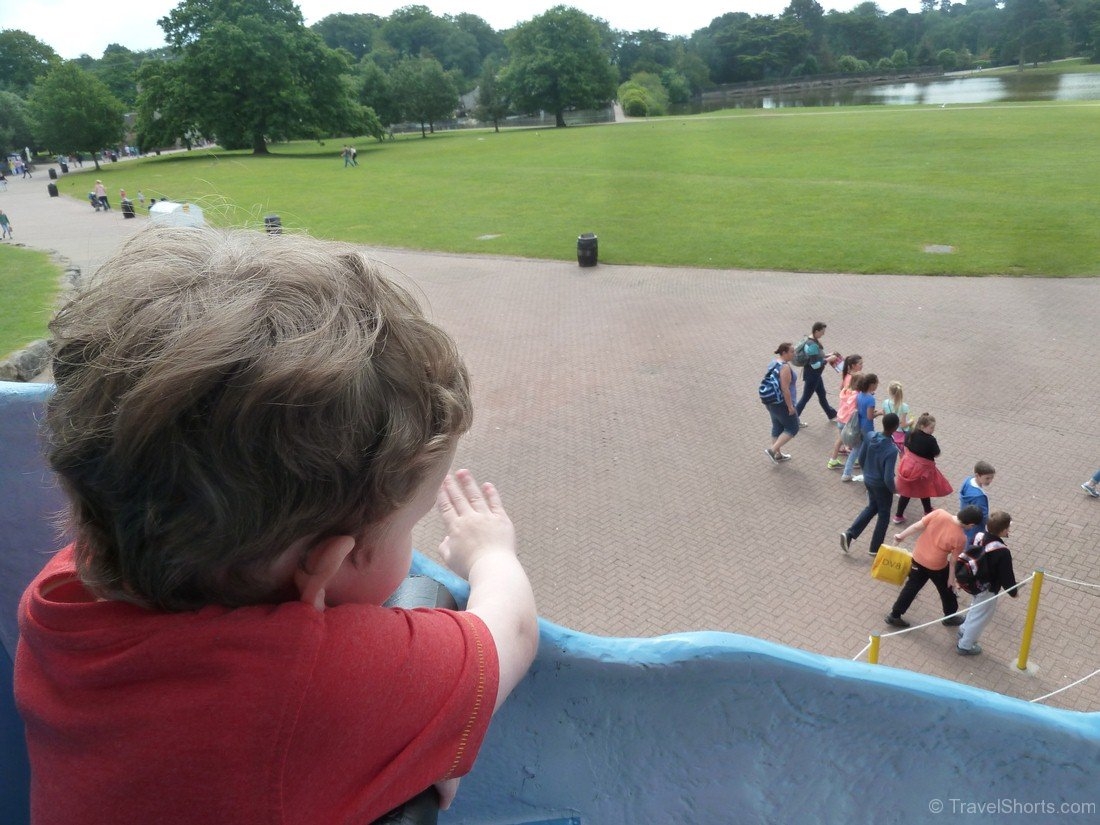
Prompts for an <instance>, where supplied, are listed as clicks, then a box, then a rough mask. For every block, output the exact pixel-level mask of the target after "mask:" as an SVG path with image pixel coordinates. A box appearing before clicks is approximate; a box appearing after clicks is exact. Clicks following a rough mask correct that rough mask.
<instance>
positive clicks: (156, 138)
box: [0, 0, 1100, 154]
mask: <svg viewBox="0 0 1100 825" xmlns="http://www.w3.org/2000/svg"><path fill="white" fill-rule="evenodd" d="M158 24H159V25H160V27H161V28H162V29H163V30H164V34H165V42H166V44H167V45H165V46H164V47H162V48H159V49H154V50H148V51H142V52H135V51H131V50H130V49H127V48H126V47H124V46H121V45H118V44H112V45H110V46H108V47H107V49H106V50H105V51H104V53H103V55H102V56H101V57H99V58H93V57H91V56H89V55H82V56H81V57H79V58H77V59H76V60H70V61H65V60H62V59H61V58H59V57H58V55H57V54H56V52H54V50H53V49H52V48H51V47H50V46H49V45H47V44H45V43H43V42H41V41H39V40H38V39H37V38H35V37H33V36H32V35H30V34H27V33H26V32H22V31H18V30H6V31H2V32H0V151H2V152H3V153H4V154H6V153H7V152H8V151H10V150H11V149H13V148H19V147H23V146H33V147H41V148H45V149H49V150H50V151H52V152H59V153H70V152H74V151H94V150H95V149H98V148H101V147H104V146H108V145H112V144H114V143H116V142H118V141H120V140H121V139H122V137H123V133H124V129H125V128H126V127H124V121H123V117H124V114H126V113H133V123H132V124H131V126H132V129H133V131H134V134H135V135H136V142H137V145H138V147H139V148H140V149H142V150H150V149H152V148H156V147H162V146H169V145H175V144H177V143H180V142H182V143H184V144H188V142H189V141H193V140H196V139H200V138H201V139H213V140H217V142H218V143H219V144H220V145H222V146H223V147H225V148H230V149H239V148H251V149H252V150H253V151H254V152H256V153H263V152H266V151H267V146H268V144H269V143H270V142H272V141H282V140H290V139H303V138H315V139H323V138H325V137H330V136H337V135H342V136H355V135H371V136H373V137H375V138H377V139H378V140H382V139H383V138H384V137H385V136H386V134H387V132H388V130H389V128H390V127H392V126H393V125H395V124H403V123H412V124H417V125H418V126H419V128H420V130H421V133H422V134H424V135H426V134H427V133H428V132H429V131H431V130H432V129H433V127H434V125H435V124H437V123H439V122H440V121H443V120H448V119H450V118H452V117H455V116H456V114H457V115H468V116H473V117H476V118H478V119H479V120H482V121H486V122H491V123H494V124H496V125H497V127H498V128H499V125H500V123H501V122H502V121H503V120H504V119H505V118H507V117H508V116H509V115H521V114H528V113H536V112H547V113H552V114H553V115H554V117H555V122H556V123H557V125H559V126H564V125H565V114H566V113H567V112H568V111H570V110H573V109H587V108H598V107H601V106H605V105H607V103H609V102H610V101H611V100H613V99H615V98H618V99H619V100H620V101H621V102H622V104H623V106H624V108H625V109H626V110H627V112H628V113H629V114H635V115H654V114H661V113H663V112H664V111H665V109H666V107H667V106H668V105H669V104H670V103H680V102H685V101H688V100H690V99H691V98H692V97H693V96H695V95H698V94H700V93H701V92H703V91H705V90H707V89H709V88H712V87H714V86H716V85H721V84H729V83H739V82H746V81H762V80H775V79H780V78H788V77H807V76H813V75H817V74H823V73H838V72H863V71H870V70H875V71H880V72H881V71H892V70H899V69H906V68H909V67H912V66H936V67H939V68H942V69H944V70H952V69H965V68H972V67H974V66H981V65H986V66H993V65H1005V64H1019V65H1021V66H1022V65H1023V64H1025V63H1032V62H1038V61H1047V60H1053V59H1058V58H1062V57H1067V56H1087V57H1088V58H1089V59H1090V60H1092V61H1093V62H1100V0H968V2H965V3H953V2H950V0H942V2H937V0H924V2H923V3H922V7H921V10H920V11H919V12H916V13H911V12H909V11H907V10H905V9H898V10H896V11H893V12H890V13H887V12H884V11H883V10H882V9H881V8H880V7H879V6H878V5H877V4H875V3H873V2H865V3H861V4H860V5H858V6H856V7H855V8H853V9H852V10H851V11H847V12H839V11H828V12H826V11H825V10H824V9H823V7H822V6H821V4H820V3H818V2H817V0H790V2H789V4H788V6H787V7H786V8H785V9H784V11H783V12H782V14H779V15H749V14H746V13H743V12H729V13H727V14H723V15H721V16H720V17H716V18H715V19H714V20H712V21H711V23H710V24H709V25H708V26H706V27H705V28H702V29H699V30H698V31H696V32H694V33H693V34H691V35H690V36H686V37H685V36H670V35H668V34H665V33H664V32H661V31H657V30H643V31H634V32H627V31H617V30H614V29H612V28H611V27H610V26H609V25H608V24H607V23H606V22H605V21H603V20H600V19H598V18H595V17H592V16H590V15H588V14H586V13H584V12H583V11H581V10H579V9H577V8H573V7H570V6H555V7H554V8H551V9H549V10H548V11H546V12H544V13H543V14H540V15H537V16H535V17H533V18H532V19H530V20H528V21H525V22H523V23H520V24H518V25H517V26H516V27H515V28H513V29H510V30H507V31H501V32H498V31H495V30H494V29H493V28H492V27H491V26H490V25H489V24H488V23H487V22H486V21H485V20H483V19H482V18H480V17H478V16H476V15H473V14H457V15H446V14H445V15H436V14H433V13H432V11H431V10H430V9H428V8H427V7H426V6H420V5H412V6H406V7H404V8H401V9H398V10H396V11H394V12H393V13H392V14H391V15H389V16H388V17H381V16H379V15H375V14H332V15H329V16H328V17H325V18H324V19H322V20H320V21H318V22H317V23H315V24H314V25H312V26H310V27H306V26H305V24H304V21H303V18H302V15H301V12H300V10H299V9H298V7H297V6H296V5H295V4H294V3H293V2H292V0H182V2H180V4H179V5H178V6H176V7H175V8H174V9H173V10H172V11H171V12H169V13H168V15H166V16H165V17H164V18H162V19H161V20H159V21H158ZM475 91H476V92H477V94H476V95H475V94H473V92H475ZM462 101H466V103H465V104H464V103H463V102H462Z"/></svg>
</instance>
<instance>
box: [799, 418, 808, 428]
mask: <svg viewBox="0 0 1100 825" xmlns="http://www.w3.org/2000/svg"><path fill="white" fill-rule="evenodd" d="M809 426H810V425H809V424H807V423H806V422H805V421H803V420H802V419H801V418H800V419H798V428H799V429H802V428H803V427H809Z"/></svg>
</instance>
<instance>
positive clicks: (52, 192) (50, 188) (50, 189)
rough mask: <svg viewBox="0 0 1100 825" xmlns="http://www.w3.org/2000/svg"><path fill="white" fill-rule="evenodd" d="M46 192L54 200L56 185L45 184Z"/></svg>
mask: <svg viewBox="0 0 1100 825" xmlns="http://www.w3.org/2000/svg"><path fill="white" fill-rule="evenodd" d="M46 191H47V192H49V193H50V197H51V198H56V197H57V184H56V183H47V184H46Z"/></svg>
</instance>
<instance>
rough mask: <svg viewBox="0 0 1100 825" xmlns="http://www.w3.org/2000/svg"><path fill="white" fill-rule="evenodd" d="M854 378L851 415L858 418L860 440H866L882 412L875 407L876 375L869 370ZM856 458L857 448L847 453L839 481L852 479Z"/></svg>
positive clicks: (857, 456) (857, 458) (857, 454)
mask: <svg viewBox="0 0 1100 825" xmlns="http://www.w3.org/2000/svg"><path fill="white" fill-rule="evenodd" d="M855 380H856V381H858V382H859V383H858V384H853V388H854V389H855V390H856V391H857V392H856V407H855V411H854V412H853V413H852V415H855V416H857V417H858V418H859V429H860V431H861V432H862V433H863V438H862V439H861V441H866V440H867V438H868V437H869V436H870V435H871V433H873V432H874V431H875V418H876V417H877V416H879V415H881V414H882V413H881V412H880V411H879V410H876V409H875V390H877V389H878V376H877V375H875V374H874V373H873V372H869V373H867V374H865V375H860V376H857V377H856V379H855ZM849 420H850V419H849ZM858 460H859V450H858V449H854V450H852V452H850V453H849V454H848V460H847V461H845V462H844V471H843V472H842V473H841V476H840V480H841V481H851V480H852V479H853V476H852V471H853V470H854V469H855V466H856V461H858ZM860 466H862V464H861V465H860Z"/></svg>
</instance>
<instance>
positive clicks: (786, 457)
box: [775, 453, 791, 461]
mask: <svg viewBox="0 0 1100 825" xmlns="http://www.w3.org/2000/svg"><path fill="white" fill-rule="evenodd" d="M775 460H776V461H790V460H791V454H790V453H776V454H775Z"/></svg>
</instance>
